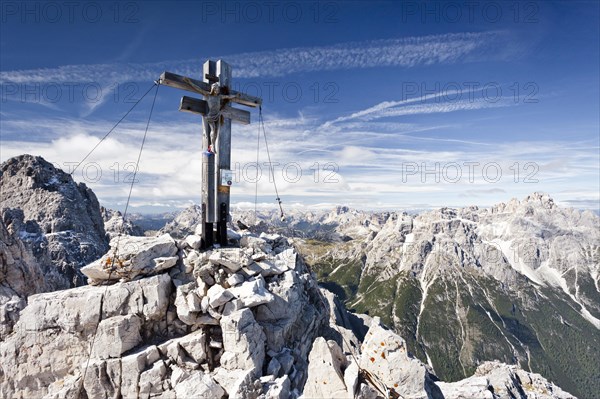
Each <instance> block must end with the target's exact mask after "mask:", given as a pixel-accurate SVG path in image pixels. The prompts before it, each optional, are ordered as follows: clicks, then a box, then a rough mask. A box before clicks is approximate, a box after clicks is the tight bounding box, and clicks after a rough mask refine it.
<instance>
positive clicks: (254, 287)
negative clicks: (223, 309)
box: [229, 276, 275, 308]
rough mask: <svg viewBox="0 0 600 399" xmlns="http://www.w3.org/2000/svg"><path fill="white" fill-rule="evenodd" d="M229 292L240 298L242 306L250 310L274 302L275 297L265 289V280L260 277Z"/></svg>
mask: <svg viewBox="0 0 600 399" xmlns="http://www.w3.org/2000/svg"><path fill="white" fill-rule="evenodd" d="M229 292H231V294H232V295H233V296H235V297H236V298H238V299H239V300H240V301H241V302H242V305H243V306H245V307H248V308H251V307H254V306H258V305H262V304H265V303H269V302H271V301H273V300H274V299H275V298H274V297H273V295H272V294H271V293H270V292H269V291H267V290H266V289H265V280H264V279H263V278H262V277H261V276H259V277H258V278H255V279H253V280H250V281H246V282H244V283H243V284H242V285H239V286H237V287H233V288H230V289H229Z"/></svg>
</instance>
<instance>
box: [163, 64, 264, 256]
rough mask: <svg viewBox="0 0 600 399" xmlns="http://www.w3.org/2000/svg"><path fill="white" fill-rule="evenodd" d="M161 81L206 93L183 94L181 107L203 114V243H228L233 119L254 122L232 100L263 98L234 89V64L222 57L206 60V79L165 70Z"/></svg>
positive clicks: (243, 101)
mask: <svg viewBox="0 0 600 399" xmlns="http://www.w3.org/2000/svg"><path fill="white" fill-rule="evenodd" d="M160 84H163V85H166V86H170V87H174V88H177V89H181V90H186V91H189V92H192V93H196V94H202V95H203V96H204V99H199V98H193V97H188V96H183V97H182V98H181V103H180V105H179V110H180V111H183V112H191V113H193V114H199V115H201V116H202V121H203V135H202V149H203V152H202V245H203V247H204V248H209V247H211V246H212V245H213V244H214V242H215V237H214V234H215V232H214V224H215V223H216V227H217V229H216V242H218V243H219V244H220V245H226V244H227V221H228V220H229V191H230V186H231V184H232V181H231V179H230V178H228V177H229V176H230V175H231V171H230V167H231V121H234V122H239V123H242V124H245V125H247V124H249V123H250V112H249V111H246V110H243V109H239V108H234V107H232V106H231V103H237V104H240V105H245V106H249V107H258V106H260V105H261V104H262V99H261V98H259V97H254V96H249V95H247V94H245V93H241V92H237V91H235V90H231V89H230V86H231V67H230V66H229V64H227V63H226V62H224V61H222V60H218V61H211V60H209V61H206V62H205V63H204V67H203V80H196V79H193V78H189V77H186V76H181V75H177V74H174V73H171V72H163V74H162V75H161V77H160Z"/></svg>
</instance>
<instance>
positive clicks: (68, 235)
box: [0, 155, 108, 289]
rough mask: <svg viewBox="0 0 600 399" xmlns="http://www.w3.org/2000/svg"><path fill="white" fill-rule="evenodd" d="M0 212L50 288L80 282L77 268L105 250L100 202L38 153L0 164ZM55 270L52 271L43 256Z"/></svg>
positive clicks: (81, 278)
mask: <svg viewBox="0 0 600 399" xmlns="http://www.w3.org/2000/svg"><path fill="white" fill-rule="evenodd" d="M0 186H1V187H2V190H0V212H2V219H3V220H4V223H5V224H6V225H9V224H18V225H20V230H19V232H18V236H19V238H20V239H21V240H22V241H23V242H24V244H25V246H27V247H28V248H30V250H31V252H32V253H33V254H34V256H36V258H38V263H40V264H42V268H43V269H44V270H47V271H48V272H49V273H51V274H52V276H49V277H51V278H49V280H50V279H51V280H52V286H51V287H50V288H51V289H60V288H68V287H73V286H76V285H81V284H83V283H84V282H85V279H84V277H83V275H82V274H81V273H80V272H79V269H80V268H81V267H82V266H84V265H86V264H88V263H90V262H92V261H94V260H96V259H97V258H99V257H100V256H102V254H104V253H105V252H106V250H107V249H108V238H107V236H106V233H105V231H104V225H103V221H102V216H101V214H100V210H99V209H100V206H99V204H98V200H97V198H96V196H95V195H94V193H93V192H92V191H91V190H90V189H89V188H88V187H87V186H86V185H85V184H84V183H75V182H74V181H73V179H72V177H71V176H70V175H69V174H67V173H65V172H63V171H62V170H60V169H58V168H56V167H55V166H54V165H52V164H51V163H49V162H47V161H45V160H44V159H43V158H41V157H35V156H31V155H21V156H18V157H14V158H11V159H9V160H7V161H6V162H4V163H3V164H2V165H1V167H0ZM46 256H49V258H50V261H51V265H52V266H54V267H55V268H56V269H58V272H59V273H53V272H51V271H50V268H49V266H50V265H48V264H47V263H45V257H46Z"/></svg>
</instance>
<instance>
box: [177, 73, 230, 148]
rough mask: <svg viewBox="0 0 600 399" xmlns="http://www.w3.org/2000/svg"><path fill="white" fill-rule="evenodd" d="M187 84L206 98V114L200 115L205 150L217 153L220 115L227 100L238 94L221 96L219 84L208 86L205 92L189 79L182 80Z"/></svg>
mask: <svg viewBox="0 0 600 399" xmlns="http://www.w3.org/2000/svg"><path fill="white" fill-rule="evenodd" d="M184 80H185V81H186V82H187V83H189V84H190V85H192V86H193V87H194V88H195V89H197V91H198V92H199V93H202V94H204V96H205V98H206V100H205V101H206V107H207V111H206V114H204V115H202V120H203V121H204V134H205V135H206V140H207V141H208V147H207V150H208V151H209V152H213V153H215V152H217V148H219V146H218V143H217V140H218V139H219V127H220V125H221V113H222V111H223V109H224V108H225V106H226V105H227V104H228V103H229V100H231V99H233V98H237V97H238V96H239V94H233V95H231V94H221V86H219V83H216V82H215V83H213V84H212V85H210V91H208V92H207V91H205V90H204V89H203V88H202V87H199V86H196V85H194V83H193V82H192V81H191V79H189V78H185V79H184Z"/></svg>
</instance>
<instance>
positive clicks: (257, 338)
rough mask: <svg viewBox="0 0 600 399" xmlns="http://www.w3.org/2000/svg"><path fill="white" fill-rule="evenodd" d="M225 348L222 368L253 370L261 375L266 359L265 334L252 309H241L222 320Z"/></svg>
mask: <svg viewBox="0 0 600 399" xmlns="http://www.w3.org/2000/svg"><path fill="white" fill-rule="evenodd" d="M220 324H221V329H222V330H223V348H224V350H225V352H224V353H223V356H221V367H223V368H225V369H228V370H234V369H240V368H241V369H244V370H253V371H254V372H255V374H257V375H259V374H260V373H261V372H262V366H263V362H264V359H265V334H264V333H263V330H262V328H261V327H260V325H259V324H258V323H257V322H256V320H255V319H254V316H253V314H252V311H251V310H250V309H241V310H237V311H235V312H233V313H231V314H230V315H229V316H223V317H222V318H221V323H220Z"/></svg>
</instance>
